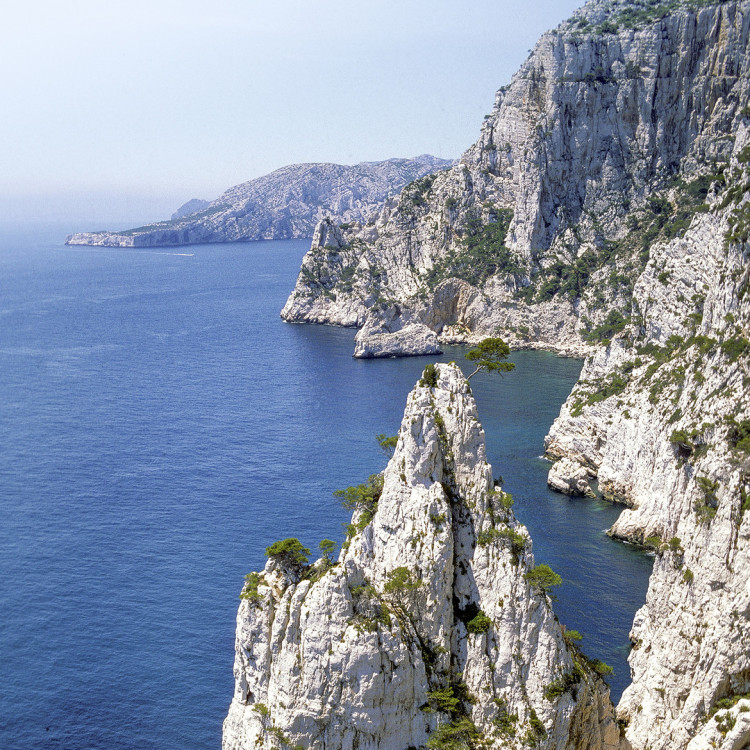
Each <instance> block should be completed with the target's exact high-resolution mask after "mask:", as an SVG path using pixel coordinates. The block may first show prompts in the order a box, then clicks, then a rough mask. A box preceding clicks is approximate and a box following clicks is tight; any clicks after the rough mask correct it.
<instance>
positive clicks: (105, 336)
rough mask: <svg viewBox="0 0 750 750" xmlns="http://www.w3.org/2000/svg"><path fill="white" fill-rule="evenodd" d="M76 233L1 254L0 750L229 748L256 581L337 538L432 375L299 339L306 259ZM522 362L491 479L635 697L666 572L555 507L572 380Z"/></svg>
mask: <svg viewBox="0 0 750 750" xmlns="http://www.w3.org/2000/svg"><path fill="white" fill-rule="evenodd" d="M64 234H65V231H64V230H63V229H60V228H57V229H53V230H51V231H49V232H46V231H44V230H42V229H39V228H37V229H35V230H34V231H28V230H25V231H13V230H8V229H7V228H6V229H4V230H2V232H1V233H0V425H2V429H1V430H0V496H1V498H2V502H0V570H2V572H3V575H2V576H0V612H2V616H1V617H0V670H1V673H2V675H3V690H2V691H0V746H1V747H3V748H9V749H10V748H19V749H20V748H29V747H43V748H107V749H108V750H114V749H117V748H157V747H158V748H160V749H161V748H174V749H175V750H177V749H178V748H180V749H182V748H209V747H219V745H220V738H221V722H222V719H223V717H224V715H225V713H226V710H227V707H228V704H229V700H230V698H231V695H232V689H233V678H232V661H233V638H234V617H235V613H236V605H237V603H238V600H237V594H238V593H239V589H240V587H241V584H242V579H243V576H244V574H245V573H247V572H248V571H250V570H252V569H257V568H259V567H260V566H262V564H263V562H264V556H263V549H264V548H265V547H266V546H267V545H268V544H270V543H271V542H273V541H275V540H276V539H278V538H282V537H286V536H298V537H299V538H300V539H302V540H303V542H305V544H307V546H310V547H313V546H314V545H317V542H318V541H319V540H320V539H322V538H324V537H331V538H334V539H340V538H341V536H342V529H341V524H342V523H343V522H344V521H346V520H347V519H346V516H345V514H344V512H343V511H342V510H341V509H340V508H339V507H338V506H337V504H336V502H335V501H334V500H333V498H332V497H331V493H332V491H333V490H334V489H337V488H340V487H344V486H347V485H349V484H352V483H354V482H358V481H361V480H362V479H363V478H365V477H366V476H367V475H368V474H370V473H372V472H374V471H377V470H379V469H381V468H383V466H384V462H385V459H384V457H383V456H382V454H381V453H380V450H379V448H378V446H377V444H376V442H375V440H374V435H375V434H376V433H379V432H385V433H388V434H393V433H395V431H396V430H397V428H398V425H399V422H400V418H401V414H402V412H403V408H404V403H405V399H406V395H407V393H408V391H409V390H410V389H411V388H412V387H413V385H414V382H415V381H416V380H417V378H418V377H419V375H420V373H421V370H422V369H423V368H424V365H425V364H426V362H428V361H431V359H430V358H426V359H425V358H415V359H405V360H380V361H370V362H362V361H358V360H354V359H352V357H351V352H352V349H353V337H354V332H353V331H351V330H343V329H335V328H328V327H323V326H294V325H287V324H284V323H282V322H281V320H280V319H279V316H278V313H279V310H280V308H281V306H282V305H283V302H284V300H285V298H286V296H287V294H288V292H289V291H290V289H291V288H292V286H293V284H294V280H295V278H296V273H297V270H298V267H299V262H300V259H301V257H302V255H303V254H304V252H305V250H306V249H307V243H306V242H304V241H302V242H299V241H288V242H258V243H249V244H243V245H204V246H193V247H189V248H185V249H177V250H171V249H170V250H164V251H158V250H143V251H135V250H110V249H88V248H80V249H73V248H65V247H63V246H62V245H61V243H60V238H61V237H62V236H64ZM180 253H182V254H180ZM460 356H461V351H460V350H451V351H449V352H447V353H446V356H445V357H444V359H446V360H448V359H457V360H458V359H459V358H460ZM513 359H514V361H515V362H516V363H517V367H516V370H515V371H514V372H512V373H511V374H509V375H508V376H506V377H505V378H503V379H500V378H488V377H483V376H481V375H478V376H477V377H476V378H474V379H473V380H472V387H473V390H474V393H475V395H476V397H477V401H478V404H479V412H480V418H481V419H482V421H483V424H484V426H485V430H486V433H487V439H488V449H489V457H490V460H491V461H492V463H493V465H494V469H495V473H496V474H502V475H503V477H504V479H505V483H506V489H507V490H508V491H510V492H512V493H513V494H514V496H515V498H516V511H517V515H518V516H519V518H520V519H521V520H522V521H523V522H524V523H526V524H527V525H528V527H529V529H530V531H531V533H532V536H533V538H534V549H535V553H536V557H537V560H538V561H541V562H548V563H549V564H550V565H552V567H553V568H554V569H555V570H557V571H558V572H559V573H560V574H561V575H562V576H563V577H564V579H565V583H564V585H563V586H562V587H561V588H560V590H559V592H558V597H559V602H558V603H557V606H556V611H557V612H558V613H559V616H560V619H561V621H562V622H564V623H565V624H566V625H568V626H570V627H574V628H576V629H578V630H580V631H581V632H583V633H584V636H585V638H584V641H583V645H584V648H585V650H586V651H587V653H589V654H590V655H591V656H595V657H598V658H602V659H604V660H605V661H607V662H608V663H610V664H612V665H613V666H614V667H615V670H616V674H615V677H614V678H613V680H612V685H613V692H615V693H619V692H620V691H621V690H622V688H623V687H624V685H626V684H627V682H628V671H627V665H626V663H625V661H624V659H625V657H626V655H627V645H628V644H627V633H628V629H629V626H630V623H631V621H632V617H633V614H634V612H635V610H636V609H637V607H638V606H640V604H641V603H642V602H643V601H644V599H645V591H646V586H647V577H648V574H649V572H650V566H651V563H650V560H648V558H646V557H644V556H643V555H642V554H640V553H638V552H637V551H635V550H633V549H632V548H628V547H625V546H623V545H620V544H617V543H615V542H612V541H611V540H609V539H608V538H606V537H604V536H603V534H602V531H603V530H604V529H605V528H606V527H608V526H609V525H610V524H611V523H612V521H613V520H614V518H615V517H616V515H617V512H618V511H617V509H616V508H613V507H612V506H609V505H607V504H604V503H600V502H598V501H594V502H592V501H588V500H571V499H568V498H566V497H563V496H560V495H555V494H554V493H551V492H549V491H548V490H547V489H546V486H545V477H546V470H547V468H548V465H547V464H546V463H545V462H544V461H542V460H541V459H539V458H538V456H539V454H540V453H541V452H542V450H543V444H542V441H543V437H544V434H545V433H546V431H547V429H548V427H549V425H550V423H551V422H552V420H553V418H554V417H555V415H556V414H557V412H558V410H559V406H560V404H561V403H562V401H563V400H564V398H565V397H566V395H567V393H568V392H569V391H570V388H571V387H572V385H573V383H574V382H575V379H576V377H577V375H578V372H579V370H580V362H579V361H576V360H571V359H562V358H558V357H555V356H552V355H550V354H545V353H535V352H519V353H516V354H514V355H513Z"/></svg>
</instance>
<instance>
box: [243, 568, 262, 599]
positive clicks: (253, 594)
mask: <svg viewBox="0 0 750 750" xmlns="http://www.w3.org/2000/svg"><path fill="white" fill-rule="evenodd" d="M261 583H265V579H264V578H263V576H262V575H261V574H260V573H248V574H247V575H246V576H245V586H244V587H243V589H242V593H241V594H240V599H247V600H249V601H251V602H252V603H253V604H258V602H260V598H261V597H260V594H259V593H258V586H259V585H260V584H261Z"/></svg>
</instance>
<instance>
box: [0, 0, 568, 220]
mask: <svg viewBox="0 0 750 750" xmlns="http://www.w3.org/2000/svg"><path fill="white" fill-rule="evenodd" d="M580 4H581V3H580V2H579V1H578V0H535V1H533V2H521V1H520V0H464V2H456V0H451V1H449V2H446V1H444V0H377V1H374V0H349V2H340V0H317V2H303V1H301V0H299V1H298V0H276V1H275V2H262V3H261V2H258V1H257V0H216V2H213V3H208V2H205V0H201V1H200V2H198V1H196V0H126V1H123V0H106V1H103V0H62V2H61V1H60V0H25V1H24V2H23V3H21V2H16V3H13V4H12V6H11V7H8V8H5V9H4V11H3V23H2V26H1V27H0V65H2V70H3V71H4V75H3V77H2V82H0V94H1V95H2V106H1V107H0V136H1V137H2V141H1V145H0V221H1V220H2V219H10V220H12V219H15V218H18V219H23V218H31V217H35V218H39V219H45V220H46V219H49V220H53V219H60V218H67V219H71V220H72V219H73V218H75V219H76V220H80V221H86V220H88V221H94V222H107V221H118V220H119V221H123V222H127V220H128V219H131V220H132V221H136V220H154V219H159V218H165V217H167V216H169V214H171V213H172V211H174V210H175V209H176V208H177V207H178V206H179V205H181V204H182V203H183V202H185V201H187V200H188V199H190V198H193V197H197V198H205V199H209V200H210V199H213V198H216V197H218V196H219V195H220V194H221V193H222V192H223V191H224V190H225V189H227V188H228V187H231V186H232V185H235V184H237V183H240V182H244V181H246V180H249V179H252V178H254V177H258V176H260V175H262V174H266V173H267V172H270V171H272V170H274V169H277V168H279V167H282V166H284V165H286V164H292V163H297V162H317V161H332V162H338V163H345V164H353V163H356V162H359V161H376V160H380V159H387V158H391V157H396V156H416V155H417V154H421V153H431V154H434V155H436V156H442V157H445V158H456V157H458V156H459V155H460V154H461V152H462V151H463V150H464V149H466V148H467V147H468V146H469V145H471V143H472V142H473V141H474V140H475V139H476V138H477V136H478V134H479V128H480V125H481V122H482V118H483V116H484V115H485V114H486V113H488V112H489V111H490V109H491V107H492V104H493V101H494V94H495V91H496V89H498V88H499V87H500V86H502V85H504V84H505V83H507V82H508V81H509V80H510V77H511V76H512V74H513V73H514V72H515V70H516V69H517V68H518V67H519V65H520V64H521V63H522V62H523V60H524V59H525V58H526V57H527V55H528V51H529V50H530V49H531V48H532V47H533V45H534V43H535V42H536V40H537V39H538V37H539V36H540V34H541V33H542V32H543V31H545V30H547V29H549V28H552V27H554V26H555V25H557V24H558V23H559V22H560V21H562V20H564V19H565V18H567V17H568V16H569V15H570V14H571V12H572V11H573V10H574V9H575V8H576V7H578V6H579V5H580ZM3 214H4V216H3ZM83 228H85V227H82V229H83ZM92 228H94V227H92ZM123 228H124V227H123Z"/></svg>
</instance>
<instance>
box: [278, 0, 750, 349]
mask: <svg viewBox="0 0 750 750" xmlns="http://www.w3.org/2000/svg"><path fill="white" fill-rule="evenodd" d="M625 10H626V8H625V6H624V5H623V4H622V3H619V4H618V3H614V2H610V1H609V0H607V1H601V0H595V1H594V2H589V3H587V4H586V6H584V8H583V9H581V10H580V11H578V12H577V13H576V14H575V15H574V17H573V18H572V19H570V20H569V21H567V22H565V23H564V24H562V25H561V26H560V27H559V28H557V29H555V30H554V31H552V32H549V33H547V34H545V35H544V36H543V37H542V38H541V39H540V41H539V42H538V44H537V45H536V47H535V48H534V50H533V52H532V54H531V55H530V56H529V58H528V59H527V61H526V62H525V63H524V64H523V66H522V67H521V69H520V70H519V71H518V73H517V74H516V75H515V76H514V77H513V79H512V80H511V82H510V84H509V85H508V86H506V87H504V88H503V89H501V90H500V91H499V92H498V93H497V97H496V101H495V106H494V107H493V109H492V111H491V112H490V114H489V115H488V116H487V118H486V119H485V121H484V123H483V124H482V127H481V132H480V134H479V138H478V139H477V141H476V143H475V144H474V145H473V146H471V147H470V148H469V149H468V150H467V151H466V152H465V153H464V154H463V156H462V157H461V159H460V160H459V161H458V163H456V164H455V165H454V166H453V167H452V168H451V169H449V170H446V171H443V172H440V173H438V174H437V175H430V176H427V177H425V178H422V179H420V180H418V181H416V182H415V183H413V184H412V185H409V186H407V187H406V188H405V189H404V190H403V191H402V192H401V195H400V196H398V198H393V199H390V200H388V201H387V202H386V203H385V205H384V207H383V209H382V210H381V211H380V213H379V214H378V215H377V217H375V218H374V219H373V220H372V221H371V222H369V223H368V225H367V226H365V227H351V228H349V229H348V230H346V231H345V232H344V238H343V239H344V243H345V244H346V245H347V247H348V251H347V252H348V255H347V261H346V263H343V264H342V263H340V262H339V259H338V258H334V259H332V262H330V263H329V259H328V258H327V257H326V252H325V248H324V247H323V246H321V245H319V244H317V243H316V242H313V245H312V247H311V250H310V256H309V258H306V260H305V262H304V263H303V268H302V272H301V273H300V276H299V278H298V280H297V284H296V287H295V289H294V291H293V292H292V294H291V295H290V297H289V300H288V302H287V304H286V305H285V307H284V310H283V311H282V317H283V318H284V319H285V320H288V321H291V322H304V321H311V322H330V323H335V324H341V321H342V320H346V321H347V323H346V324H348V325H356V326H361V325H363V323H364V321H365V319H366V318H367V317H368V315H379V314H380V311H383V310H385V309H387V307H388V306H389V305H394V304H398V305H400V306H401V307H402V308H403V309H404V310H408V311H410V313H411V314H412V315H413V317H414V318H415V320H419V321H421V322H423V323H424V324H425V325H427V326H428V327H429V328H430V329H432V330H434V331H435V332H436V333H437V334H438V336H440V335H441V334H442V332H443V330H444V329H445V330H447V331H449V334H448V337H447V338H446V340H463V341H467V342H472V341H475V340H477V339H478V338H483V337H487V336H497V335H501V336H502V337H503V338H505V339H506V340H508V341H509V343H510V344H511V345H512V347H513V348H529V347H536V348H547V349H551V350H554V351H558V352H561V353H564V354H568V355H574V356H587V355H588V354H589V353H590V352H591V347H590V346H589V344H588V342H587V333H588V331H589V330H590V329H591V328H593V327H595V326H596V325H598V324H600V323H601V322H602V321H603V320H604V319H606V317H607V315H608V314H609V312H610V311H612V310H617V311H620V312H627V308H628V305H629V303H630V285H631V284H632V283H634V282H635V280H636V277H637V274H638V273H639V271H640V270H641V269H640V265H641V263H642V261H641V259H640V257H639V254H640V252H641V248H639V247H632V248H628V255H629V258H628V259H627V260H626V259H625V258H624V257H622V256H621V255H619V256H618V258H619V259H615V260H616V262H614V263H613V262H611V261H612V260H613V259H612V258H608V259H605V257H604V256H606V255H607V252H608V249H609V248H610V247H611V246H612V243H616V242H622V243H624V245H625V246H627V241H628V236H629V234H630V233H631V232H632V228H633V227H634V226H638V225H639V222H640V223H643V222H644V221H647V220H650V219H649V218H648V217H649V216H650V212H651V211H653V210H660V208H659V205H660V204H658V203H653V202H651V199H652V198H653V199H654V200H656V199H657V198H659V199H660V198H662V197H663V196H664V195H666V196H667V197H670V196H672V195H673V193H674V190H675V188H674V187H673V183H670V182H669V180H670V178H671V177H672V176H674V174H675V172H676V171H678V173H679V174H680V175H681V176H682V177H683V179H684V180H686V181H689V180H691V179H693V178H694V177H697V176H698V175H701V174H704V175H705V174H708V173H710V172H711V170H712V166H713V165H714V164H716V163H717V162H718V163H722V162H725V161H726V160H727V158H728V156H729V153H730V152H731V147H732V138H733V136H734V133H735V132H736V130H737V128H738V127H739V125H740V124H741V122H742V121H743V118H744V117H745V115H743V114H742V113H743V111H745V110H743V107H744V106H745V105H746V104H747V103H748V98H749V95H750V60H749V56H748V55H747V48H748V44H749V43H750V31H749V26H750V22H749V21H748V18H749V17H750V3H748V1H747V0H730V1H729V2H722V3H718V2H717V3H716V4H715V5H713V6H709V7H700V8H694V7H692V6H691V5H690V3H687V2H685V3H683V4H682V5H681V6H680V7H677V8H673V9H672V10H671V12H670V13H669V14H667V15H664V14H663V13H658V14H652V15H651V16H650V18H649V20H647V21H645V22H643V23H638V24H637V25H636V26H637V27H636V28H630V27H629V26H628V24H627V23H626V22H624V21H623V22H621V23H620V24H619V26H618V28H617V33H612V32H611V28H610V30H607V31H604V30H603V29H602V26H603V25H604V24H606V23H610V25H611V23H612V20H613V19H614V20H615V21H616V19H617V17H618V15H619V14H621V13H623V12H625ZM639 12H643V13H645V14H646V15H648V11H647V10H644V9H643V8H641V10H640V11H639ZM719 71H721V72H719ZM654 207H656V208H654ZM503 211H506V212H507V211H509V212H512V220H511V221H510V224H509V227H508V230H507V234H506V236H505V243H504V244H505V249H500V248H499V247H498V244H497V242H495V241H494V240H492V237H493V236H494V235H492V233H490V235H486V234H482V233H483V232H485V229H484V228H486V227H492V226H493V225H494V226H497V225H498V224H499V223H501V220H502V213H503ZM472 237H474V238H476V239H474V240H472ZM480 240H481V241H480ZM467 243H468V245H472V243H473V246H474V248H475V249H474V250H473V251H467ZM477 247H479V248H480V250H479V251H478V250H477V249H476V248H477ZM355 268H356V275H355V277H354V278H352V277H351V276H349V275H348V274H350V273H351V272H352V271H353V270H354V269H355ZM451 269H453V270H451ZM456 277H460V279H461V280H462V281H461V283H458V279H457V278H456ZM527 289H528V293H526V292H525V290H527ZM561 289H563V290H564V291H560V290H561ZM355 309H356V310H357V314H356V315H355V314H353V311H354V310H355ZM458 331H460V332H461V333H460V334H457V332H458Z"/></svg>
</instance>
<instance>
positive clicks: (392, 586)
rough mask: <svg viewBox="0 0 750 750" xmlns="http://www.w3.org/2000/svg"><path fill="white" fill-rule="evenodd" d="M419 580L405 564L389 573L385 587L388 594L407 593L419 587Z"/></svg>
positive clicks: (384, 589)
mask: <svg viewBox="0 0 750 750" xmlns="http://www.w3.org/2000/svg"><path fill="white" fill-rule="evenodd" d="M419 586H420V584H419V581H417V580H416V578H415V577H414V574H413V573H412V572H411V570H409V568H407V567H404V566H403V565H402V566H400V567H398V568H395V569H394V570H392V571H391V572H390V573H388V581H387V583H386V584H385V586H384V587H383V591H385V593H386V594H406V593H408V592H410V591H414V590H416V589H418V588H419Z"/></svg>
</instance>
